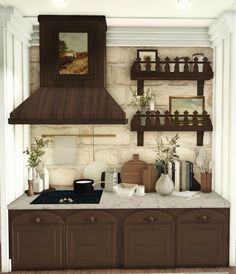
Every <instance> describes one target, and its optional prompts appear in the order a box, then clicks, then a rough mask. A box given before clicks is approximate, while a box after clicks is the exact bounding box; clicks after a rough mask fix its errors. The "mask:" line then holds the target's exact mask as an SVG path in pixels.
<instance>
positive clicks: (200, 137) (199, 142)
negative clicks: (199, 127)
mask: <svg viewBox="0 0 236 274" xmlns="http://www.w3.org/2000/svg"><path fill="white" fill-rule="evenodd" d="M203 137H204V131H197V146H203Z"/></svg>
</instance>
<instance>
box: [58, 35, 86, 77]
mask: <svg viewBox="0 0 236 274" xmlns="http://www.w3.org/2000/svg"><path fill="white" fill-rule="evenodd" d="M58 35H59V44H58V45H59V49H58V52H59V56H58V57H59V66H58V73H59V74H60V75H88V72H89V56H88V54H89V53H88V33H87V32H59V34H58Z"/></svg>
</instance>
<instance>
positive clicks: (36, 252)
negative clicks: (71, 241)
mask: <svg viewBox="0 0 236 274" xmlns="http://www.w3.org/2000/svg"><path fill="white" fill-rule="evenodd" d="M54 217H55V216H53V214H49V215H48V214H47V213H29V214H27V213H26V214H23V215H22V216H19V217H17V218H16V220H15V221H14V222H13V225H12V263H13V269H53V268H62V266H63V259H62V249H63V241H64V236H63V234H64V225H63V224H62V221H61V220H60V219H58V216H56V218H54ZM49 219H50V221H49Z"/></svg>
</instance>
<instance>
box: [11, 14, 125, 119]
mask: <svg viewBox="0 0 236 274" xmlns="http://www.w3.org/2000/svg"><path fill="white" fill-rule="evenodd" d="M38 19H39V23H40V88H39V89H37V90H36V91H35V92H34V93H33V94H32V95H31V96H30V97H29V98H27V99H26V100H25V101H24V102H23V103H21V104H20V105H19V106H18V107H17V108H16V109H14V110H13V111H12V112H11V113H10V118H9V124H126V123H127V119H126V117H125V112H124V111H123V110H122V108H121V107H120V106H119V105H118V103H117V102H116V101H115V100H114V99H113V98H112V96H111V95H110V94H109V93H108V92H107V91H106V89H105V84H106V81H105V67H106V20H105V17H104V16H54V15H40V16H39V17H38ZM62 37H64V39H65V40H66V39H67V40H68V39H71V40H72V42H71V44H70V43H69V46H67V45H66V46H64V51H63V58H64V59H63V58H62V57H61V55H60V54H61V52H60V51H61V48H60V49H59V47H60V43H61V40H62ZM65 37H66V38H65ZM80 38H81V39H82V40H81V41H80V40H79V39H80ZM76 39H77V40H78V41H77V40H76ZM75 42H76V43H80V42H81V43H83V45H84V44H85V45H86V49H87V50H86V53H84V52H82V53H81V52H76V50H74V52H73V51H72V49H71V48H70V47H72V46H73V45H74V46H75V47H76V43H75ZM66 51H67V52H66ZM65 52H66V53H67V55H66V53H65ZM86 54H87V57H86V58H87V59H84V60H87V63H86V65H85V66H84V67H85V70H86V71H85V72H83V73H81V74H80V73H78V72H77V73H74V72H73V71H72V73H71V72H70V71H69V72H68V71H66V73H64V72H63V73H61V71H60V68H63V69H64V70H65V68H66V66H65V65H66V64H68V63H69V62H71V60H70V59H69V58H71V56H72V55H73V58H74V59H75V58H78V59H79V58H80V56H82V57H83V58H84V55H86ZM59 56H60V58H61V59H60V58H59ZM68 60H69V61H68ZM76 60H77V59H76ZM84 60H83V61H84ZM78 62H79V61H78Z"/></svg>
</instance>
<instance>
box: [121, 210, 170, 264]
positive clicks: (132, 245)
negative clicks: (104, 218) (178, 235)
mask: <svg viewBox="0 0 236 274" xmlns="http://www.w3.org/2000/svg"><path fill="white" fill-rule="evenodd" d="M123 245H124V252H125V254H124V263H125V266H126V267H138V266H141V267H161V266H173V265H174V220H173V218H172V217H171V216H170V215H168V214H166V213H164V212H160V211H151V210H148V211H141V212H137V213H134V214H132V215H130V216H129V217H127V219H126V221H125V227H124V244H123Z"/></svg>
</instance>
